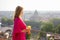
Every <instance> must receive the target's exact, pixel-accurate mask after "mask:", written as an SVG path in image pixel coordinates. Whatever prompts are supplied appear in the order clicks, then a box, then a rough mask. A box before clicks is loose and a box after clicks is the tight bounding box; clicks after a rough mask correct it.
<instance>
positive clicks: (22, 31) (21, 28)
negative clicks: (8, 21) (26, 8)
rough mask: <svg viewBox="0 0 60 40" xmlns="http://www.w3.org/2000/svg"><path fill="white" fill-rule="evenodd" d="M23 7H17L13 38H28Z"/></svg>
mask: <svg viewBox="0 0 60 40" xmlns="http://www.w3.org/2000/svg"><path fill="white" fill-rule="evenodd" d="M22 16H23V8H22V7H20V6H17V7H16V10H15V16H14V28H13V33H12V40H26V32H27V29H26V24H25V23H24V22H23V20H22Z"/></svg>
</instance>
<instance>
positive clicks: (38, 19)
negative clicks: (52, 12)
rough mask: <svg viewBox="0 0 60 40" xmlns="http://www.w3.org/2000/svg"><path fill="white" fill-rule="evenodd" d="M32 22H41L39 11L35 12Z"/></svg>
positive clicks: (31, 18)
mask: <svg viewBox="0 0 60 40" xmlns="http://www.w3.org/2000/svg"><path fill="white" fill-rule="evenodd" d="M30 21H40V16H39V14H38V11H37V10H35V12H34V14H33V15H32V16H31V17H30Z"/></svg>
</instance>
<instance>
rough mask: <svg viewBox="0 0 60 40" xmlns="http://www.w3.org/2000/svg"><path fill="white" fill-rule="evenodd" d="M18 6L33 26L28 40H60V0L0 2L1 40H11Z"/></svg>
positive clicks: (10, 0) (1, 0) (28, 23)
mask: <svg viewBox="0 0 60 40" xmlns="http://www.w3.org/2000/svg"><path fill="white" fill-rule="evenodd" d="M16 6H22V7H23V8H24V15H23V20H24V22H25V23H26V25H27V26H31V28H32V30H31V34H30V35H27V40H60V0H0V40H11V38H12V30H13V25H14V22H13V16H14V11H15V8H16Z"/></svg>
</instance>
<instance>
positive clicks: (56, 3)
mask: <svg viewBox="0 0 60 40" xmlns="http://www.w3.org/2000/svg"><path fill="white" fill-rule="evenodd" d="M18 5H19V6H22V7H23V8H24V10H30V11H34V10H40V11H60V0H0V11H14V10H15V8H16V6H18Z"/></svg>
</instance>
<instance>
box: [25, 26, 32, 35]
mask: <svg viewBox="0 0 60 40" xmlns="http://www.w3.org/2000/svg"><path fill="white" fill-rule="evenodd" d="M26 29H27V33H28V34H31V32H30V31H31V26H28V27H27V28H26Z"/></svg>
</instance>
